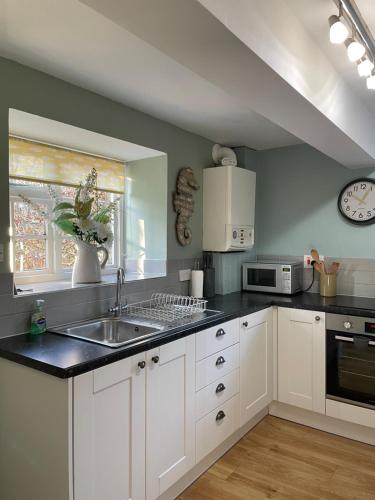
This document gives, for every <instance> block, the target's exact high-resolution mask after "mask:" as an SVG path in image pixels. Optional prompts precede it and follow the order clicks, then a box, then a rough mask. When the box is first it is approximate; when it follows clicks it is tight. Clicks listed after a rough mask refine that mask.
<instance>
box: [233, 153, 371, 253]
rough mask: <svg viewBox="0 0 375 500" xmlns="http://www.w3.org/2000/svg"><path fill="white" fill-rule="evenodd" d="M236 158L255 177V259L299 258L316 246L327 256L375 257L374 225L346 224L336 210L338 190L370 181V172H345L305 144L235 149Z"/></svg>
mask: <svg viewBox="0 0 375 500" xmlns="http://www.w3.org/2000/svg"><path fill="white" fill-rule="evenodd" d="M239 159H240V164H241V166H246V167H247V168H249V169H250V170H255V171H256V172H257V191H256V225H255V226H256V252H257V254H272V255H303V254H306V253H308V252H309V250H310V249H311V248H313V247H316V248H318V249H319V252H320V253H321V254H322V255H327V256H332V257H357V258H375V225H370V226H357V225H353V224H350V223H349V222H346V221H345V220H344V219H343V218H342V216H341V215H340V214H339V212H338V209H337V197H338V194H339V192H340V190H341V188H342V187H343V186H344V185H345V184H346V183H348V182H349V181H351V180H352V179H355V178H357V177H367V176H369V177H375V175H374V171H373V170H370V169H362V170H349V169H347V168H345V167H343V166H342V165H341V164H339V163H337V162H336V161H334V160H332V159H331V158H328V157H327V156H325V155H323V154H322V153H320V152H319V151H317V150H316V149H314V148H312V147H310V146H308V145H306V144H302V145H297V146H290V147H284V148H277V149H272V150H268V151H258V152H254V151H252V150H249V149H247V148H240V151H239Z"/></svg>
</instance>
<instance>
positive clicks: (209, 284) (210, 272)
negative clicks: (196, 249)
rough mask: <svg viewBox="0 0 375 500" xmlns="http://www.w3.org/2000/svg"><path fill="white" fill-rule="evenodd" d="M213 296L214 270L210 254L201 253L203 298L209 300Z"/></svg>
mask: <svg viewBox="0 0 375 500" xmlns="http://www.w3.org/2000/svg"><path fill="white" fill-rule="evenodd" d="M214 295H215V268H214V267H213V256H212V253H211V252H203V296H204V297H205V298H206V299H210V298H212V297H213V296H214Z"/></svg>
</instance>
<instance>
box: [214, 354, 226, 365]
mask: <svg viewBox="0 0 375 500" xmlns="http://www.w3.org/2000/svg"><path fill="white" fill-rule="evenodd" d="M223 363H225V359H224V358H223V356H219V357H218V358H217V360H216V366H219V365H222V364H223Z"/></svg>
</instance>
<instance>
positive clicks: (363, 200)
mask: <svg viewBox="0 0 375 500" xmlns="http://www.w3.org/2000/svg"><path fill="white" fill-rule="evenodd" d="M369 192H370V191H366V192H365V195H364V196H363V198H362V199H361V201H360V203H361V205H362V204H363V205H366V203H365V199H366V198H367V196H368V194H369Z"/></svg>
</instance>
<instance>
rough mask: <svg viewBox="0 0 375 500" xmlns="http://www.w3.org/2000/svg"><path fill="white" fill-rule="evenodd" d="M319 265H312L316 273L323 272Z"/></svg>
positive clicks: (317, 263) (316, 263)
mask: <svg viewBox="0 0 375 500" xmlns="http://www.w3.org/2000/svg"><path fill="white" fill-rule="evenodd" d="M320 264H321V263H319V262H315V264H314V269H315V271H316V272H317V273H322V272H324V270H322V267H321V265H320Z"/></svg>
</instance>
